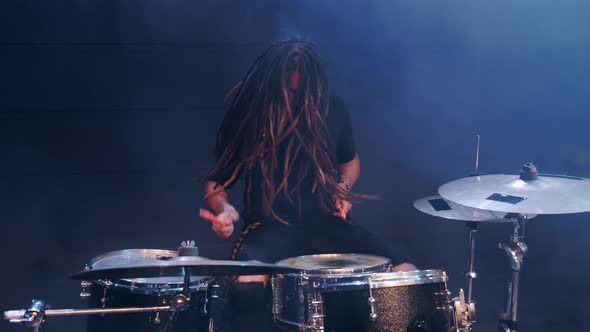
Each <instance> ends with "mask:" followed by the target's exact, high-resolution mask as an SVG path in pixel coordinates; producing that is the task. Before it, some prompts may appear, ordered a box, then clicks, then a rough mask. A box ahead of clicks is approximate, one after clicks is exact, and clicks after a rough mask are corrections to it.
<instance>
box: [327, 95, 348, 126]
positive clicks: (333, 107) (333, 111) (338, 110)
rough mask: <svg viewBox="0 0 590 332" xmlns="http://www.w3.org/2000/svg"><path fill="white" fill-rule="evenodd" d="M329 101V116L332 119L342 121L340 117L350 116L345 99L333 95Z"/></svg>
mask: <svg viewBox="0 0 590 332" xmlns="http://www.w3.org/2000/svg"><path fill="white" fill-rule="evenodd" d="M329 103H330V106H329V110H328V118H331V120H336V121H341V120H340V119H347V118H348V117H349V116H350V115H349V112H348V107H347V106H346V102H345V101H344V99H342V98H340V97H339V96H333V95H332V96H330V99H329Z"/></svg>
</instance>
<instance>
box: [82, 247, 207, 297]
mask: <svg viewBox="0 0 590 332" xmlns="http://www.w3.org/2000/svg"><path fill="white" fill-rule="evenodd" d="M132 254H137V255H138V256H141V254H144V255H143V256H144V257H147V255H145V254H153V255H155V256H156V259H157V256H158V255H162V256H163V257H178V252H177V251H174V250H169V249H148V248H143V249H142V248H137V249H122V250H114V251H110V252H107V253H104V254H101V255H99V256H96V257H94V258H92V259H91V260H90V264H89V265H88V266H89V267H90V268H91V269H92V268H93V267H94V264H96V263H97V262H99V261H101V260H103V259H105V258H109V257H116V256H117V255H132ZM192 278H198V279H197V280H194V281H191V282H190V285H189V287H190V289H191V291H200V290H204V289H206V288H207V287H208V282H209V279H210V277H207V276H191V279H192ZM133 279H141V278H125V279H113V280H107V279H98V280H93V281H94V282H95V283H96V284H98V285H100V286H102V287H105V288H107V289H121V290H126V291H129V292H130V293H135V294H166V293H176V292H179V291H182V289H183V282H157V283H156V282H148V281H145V282H138V281H132V280H133Z"/></svg>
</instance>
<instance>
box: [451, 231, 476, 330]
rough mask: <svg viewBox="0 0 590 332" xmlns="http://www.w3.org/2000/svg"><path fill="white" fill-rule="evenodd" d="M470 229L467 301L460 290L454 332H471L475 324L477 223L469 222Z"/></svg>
mask: <svg viewBox="0 0 590 332" xmlns="http://www.w3.org/2000/svg"><path fill="white" fill-rule="evenodd" d="M466 226H467V228H468V229H469V243H468V245H469V251H468V253H467V269H468V270H467V271H466V272H465V281H466V286H467V301H465V293H464V292H463V289H460V290H459V296H458V297H455V298H453V312H454V314H453V316H454V324H453V325H454V329H453V331H454V332H469V331H471V328H472V325H473V323H475V303H474V302H473V301H472V294H473V280H474V279H475V278H476V273H475V270H474V268H475V235H476V233H477V223H475V222H472V221H471V222H468V223H467V224H466Z"/></svg>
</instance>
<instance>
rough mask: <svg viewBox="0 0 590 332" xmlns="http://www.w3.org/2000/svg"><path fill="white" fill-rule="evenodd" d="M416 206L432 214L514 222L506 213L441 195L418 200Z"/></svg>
mask: <svg viewBox="0 0 590 332" xmlns="http://www.w3.org/2000/svg"><path fill="white" fill-rule="evenodd" d="M414 207H415V208H416V209H418V210H419V211H421V212H424V213H426V214H429V215H431V216H435V217H439V218H443V219H448V220H456V221H473V222H486V223H489V222H494V223H496V222H512V221H511V220H510V219H505V218H504V216H506V213H504V212H494V211H487V210H480V209H475V208H472V207H468V206H465V205H461V204H457V203H454V202H451V201H448V200H446V199H444V198H442V197H441V196H429V197H424V198H420V199H418V200H416V201H415V202H414Z"/></svg>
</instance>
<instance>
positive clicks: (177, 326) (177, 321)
mask: <svg viewBox="0 0 590 332" xmlns="http://www.w3.org/2000/svg"><path fill="white" fill-rule="evenodd" d="M177 256H178V252H176V251H172V250H159V249H127V250H120V251H114V252H110V253H107V254H104V255H101V256H98V257H96V258H94V259H93V260H92V261H91V263H90V264H89V266H90V268H115V267H123V266H128V265H142V263H150V262H153V260H166V259H170V258H172V257H177ZM208 286H209V278H208V277H201V276H191V284H190V289H191V295H190V297H191V301H190V306H189V308H188V309H186V310H184V311H179V312H169V311H165V312H145V313H126V314H119V313H117V314H105V315H90V316H88V319H87V331H88V332H123V331H125V332H129V331H141V332H179V331H183V332H202V331H207V325H208V318H207V316H208V315H207V289H208ZM182 287H183V278H182V277H159V278H133V279H117V280H94V281H93V282H92V285H91V287H90V294H86V296H87V298H88V306H89V307H90V308H122V307H152V306H165V305H168V304H169V303H170V301H171V300H172V297H173V296H174V295H176V294H178V293H179V292H182Z"/></svg>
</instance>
